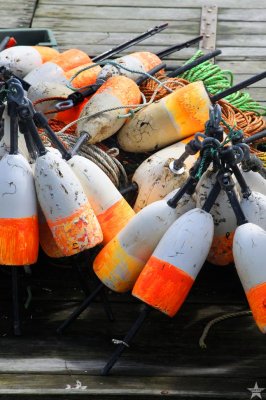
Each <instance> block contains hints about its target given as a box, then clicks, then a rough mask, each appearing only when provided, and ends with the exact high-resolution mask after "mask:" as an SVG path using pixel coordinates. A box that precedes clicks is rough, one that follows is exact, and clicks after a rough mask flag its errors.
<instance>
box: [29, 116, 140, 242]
mask: <svg viewBox="0 0 266 400" xmlns="http://www.w3.org/2000/svg"><path fill="white" fill-rule="evenodd" d="M35 121H37V124H38V126H40V127H42V128H43V129H44V130H45V131H46V133H47V136H48V137H49V138H50V140H51V141H52V142H53V143H54V145H55V146H56V147H57V148H58V149H59V150H60V151H61V154H62V157H63V159H65V160H66V161H67V163H68V165H69V166H70V168H71V169H72V171H73V172H74V173H75V175H76V176H77V177H78V179H79V181H80V183H81V185H82V187H83V190H84V192H85V194H86V196H87V199H88V200H89V203H90V204H91V207H92V209H93V211H94V213H95V215H96V216H97V219H98V222H99V224H100V227H101V230H102V233H103V244H106V243H108V242H109V241H110V240H111V239H112V238H113V237H114V236H116V234H117V233H118V232H120V231H121V229H123V228H124V227H125V226H126V225H127V223H128V222H129V221H130V219H131V218H133V216H134V215H135V212H134V211H133V209H132V208H131V207H130V205H129V204H128V202H127V201H126V200H125V198H124V197H123V196H122V195H121V193H120V192H119V191H118V190H117V188H116V187H115V186H114V184H113V183H112V182H111V180H110V179H109V178H108V176H107V175H106V174H105V173H104V172H103V171H102V169H101V168H99V167H98V166H97V165H96V164H95V163H94V162H93V161H90V160H88V159H87V158H85V157H82V156H79V155H76V154H75V153H76V151H77V150H78V148H79V147H80V146H81V145H82V143H83V142H84V140H86V139H87V135H86V134H83V136H82V137H80V139H79V140H78V141H77V143H76V146H75V147H74V148H73V149H72V151H71V152H69V151H67V150H66V149H65V147H64V145H63V144H62V142H61V141H60V140H59V139H58V137H57V136H56V134H55V133H54V132H53V130H52V129H51V128H50V126H49V124H48V122H47V120H46V118H45V116H44V115H43V114H41V113H36V114H35Z"/></svg>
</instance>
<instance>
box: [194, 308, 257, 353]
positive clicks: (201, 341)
mask: <svg viewBox="0 0 266 400" xmlns="http://www.w3.org/2000/svg"><path fill="white" fill-rule="evenodd" d="M248 315H252V312H251V311H250V310H246V311H238V312H234V313H228V314H224V315H222V316H221V317H217V318H214V319H212V320H211V321H209V322H208V323H207V325H206V326H205V328H204V330H203V332H202V335H201V337H200V339H199V346H200V347H201V348H202V349H206V348H207V345H206V339H207V336H208V333H209V331H210V329H211V327H212V326H213V325H215V324H217V323H218V322H222V321H225V320H226V319H229V318H235V317H243V316H248Z"/></svg>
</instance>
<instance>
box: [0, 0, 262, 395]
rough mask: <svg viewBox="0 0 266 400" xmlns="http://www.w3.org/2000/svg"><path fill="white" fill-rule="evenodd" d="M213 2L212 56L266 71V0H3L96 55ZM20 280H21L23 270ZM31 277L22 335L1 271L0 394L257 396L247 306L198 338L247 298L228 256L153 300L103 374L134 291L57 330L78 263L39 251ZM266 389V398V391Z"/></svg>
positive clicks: (17, 15)
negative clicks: (169, 304)
mask: <svg viewBox="0 0 266 400" xmlns="http://www.w3.org/2000/svg"><path fill="white" fill-rule="evenodd" d="M214 5H217V7H218V8H217V29H215V31H212V30H211V31H210V36H211V39H212V42H214V43H215V41H216V47H217V48H220V49H221V50H222V51H223V54H222V55H221V56H219V58H218V59H217V60H216V62H217V63H218V64H219V65H220V66H222V68H223V69H231V70H232V72H233V73H234V75H235V78H236V82H237V81H239V80H241V79H243V78H247V77H249V76H251V75H252V74H254V73H258V72H261V71H262V70H264V69H265V66H266V23H265V22H266V0H260V1H259V0H253V1H250V0H241V1H240V0H234V1H231V0H216V1H210V0H186V1H183V2H181V1H180V0H164V1H161V2H159V1H156V0H153V1H150V0H135V1H132V0H123V1H121V0H37V1H36V0H9V1H8V2H4V1H2V2H1V13H0V24H1V27H2V28H19V27H35V28H41V27H43V28H50V29H52V30H53V31H54V33H55V36H56V39H57V42H58V45H59V48H60V49H67V48H71V47H78V48H80V49H83V50H85V51H86V52H88V53H89V54H90V55H96V54H97V53H100V52H102V51H104V50H107V49H108V48H110V47H112V46H113V45H115V44H118V43H120V42H121V41H124V40H126V39H129V38H131V37H132V36H134V34H136V33H140V32H143V31H145V30H147V29H148V28H150V27H152V26H154V25H158V24H159V23H163V22H169V25H170V26H169V29H167V30H165V31H164V32H162V33H161V34H159V35H157V36H154V37H152V38H150V39H148V40H147V41H146V42H143V43H142V44H141V45H139V46H136V47H135V48H134V49H135V50H136V49H150V50H151V51H158V50H161V49H163V48H164V47H166V46H168V45H171V44H175V43H178V42H183V41H185V40H188V39H190V38H193V37H194V36H196V35H198V34H199V33H200V32H202V31H203V30H204V29H209V26H206V25H204V24H205V22H204V18H203V14H202V8H203V6H208V7H213V6H214ZM208 7H207V8H206V10H207V11H206V12H207V13H208ZM214 14H216V12H215V13H214ZM214 18H215V15H214ZM212 32H214V33H212ZM215 36H216V39H215ZM194 52H195V48H190V49H185V50H182V51H181V52H179V53H176V54H174V55H173V56H172V58H171V59H170V60H169V61H168V62H169V64H171V65H175V64H177V65H178V64H180V63H181V62H183V61H184V60H186V59H187V58H188V57H190V56H192V55H193V54H194ZM265 87H266V81H265V80H264V81H261V82H259V83H257V84H256V85H254V86H252V87H251V88H250V89H248V90H249V91H250V93H251V94H252V96H253V97H254V99H257V100H259V101H261V102H264V103H266V90H265ZM88 268H89V266H88ZM23 281H24V283H23V282H22V283H23V285H24V289H26V287H27V284H28V283H27V280H25V277H24V278H23ZM30 284H31V287H32V293H33V299H32V301H31V304H30V308H29V309H28V310H25V311H24V322H23V336H22V337H21V338H15V337H14V336H13V335H12V316H11V296H10V291H11V289H10V276H9V274H8V271H1V272H0V288H1V291H0V348H1V351H0V398H1V399H2V398H3V399H8V400H9V399H13V398H14V399H15V398H20V399H29V398H32V399H36V398H39V397H40V398H43V399H55V398H57V397H60V398H62V399H66V398H72V399H76V398H79V397H80V396H84V397H86V398H88V399H101V400H102V399H111V398H121V399H123V400H124V399H134V398H138V399H147V398H150V399H153V398H157V397H160V398H162V399H166V398H168V397H170V398H176V399H180V400H181V399H182V400H186V399H202V400H203V399H212V400H214V399H228V400H229V399H249V398H251V392H250V391H248V390H247V388H252V387H254V385H255V383H256V382H257V383H258V386H259V387H262V388H263V387H266V372H265V371H266V355H265V337H264V336H263V335H262V334H261V333H260V332H259V331H258V329H257V328H256V326H255V324H254V322H253V320H252V318H251V317H250V316H246V317H239V318H235V319H228V320H226V321H224V322H221V323H219V324H217V325H216V326H214V327H213V329H212V330H211V331H210V334H209V336H208V338H207V345H208V347H207V349H204V350H202V349H201V348H200V347H199V344H198V342H199V338H200V336H201V333H202V330H203V328H204V327H205V325H206V323H207V322H208V321H209V320H211V319H213V318H216V317H218V316H221V315H223V314H225V313H231V312H236V311H242V310H245V309H247V303H246V299H245V296H244V293H243V291H242V288H241V286H240V283H239V280H238V278H237V276H236V273H235V270H234V268H233V267H228V268H218V267H214V266H211V265H206V266H205V267H204V269H203V271H202V273H201V274H200V276H199V278H198V280H197V282H196V285H195V287H194V288H193V290H192V292H191V294H190V296H189V298H188V300H187V301H186V303H185V305H184V306H183V307H182V309H181V311H180V312H179V314H178V315H177V316H176V317H175V318H174V319H169V318H167V317H166V316H164V315H162V314H160V313H159V312H156V311H154V312H153V313H152V314H151V316H150V318H149V319H148V320H147V322H146V324H145V325H144V328H143V330H142V331H141V332H140V334H139V335H138V336H137V337H136V339H135V340H134V343H133V344H132V346H131V347H130V349H128V350H127V351H126V352H125V353H124V355H123V356H122V357H121V360H120V361H119V362H118V363H117V365H116V366H115V368H114V369H113V371H112V374H111V376H110V377H101V376H100V370H101V368H102V367H103V366H104V364H105V362H106V361H107V359H108V357H109V356H110V354H111V352H112V351H113V350H114V345H113V344H112V342H111V339H112V338H116V339H122V338H123V335H124V333H125V332H126V331H127V329H128V328H129V326H130V324H131V322H132V321H133V320H134V319H135V318H136V316H137V313H138V311H139V308H140V304H139V302H137V301H136V300H133V299H132V298H131V296H130V295H123V296H122V295H120V296H119V295H114V294H110V299H111V302H112V307H113V310H114V313H115V316H116V321H114V322H109V321H108V320H107V319H106V316H105V313H104V311H103V308H102V305H101V303H100V302H99V301H98V302H95V303H94V304H93V305H92V306H91V307H90V308H89V309H88V310H87V311H86V312H85V313H83V314H82V316H81V318H80V319H79V320H78V321H77V322H76V323H75V324H74V325H73V327H71V328H70V329H69V330H68V331H67V333H66V334H65V336H62V337H59V336H57V335H56V334H55V330H56V328H57V327H58V325H59V324H60V323H61V322H62V321H63V320H64V318H66V317H67V316H68V315H69V313H70V312H71V311H72V310H73V309H74V308H75V307H76V305H77V304H78V303H79V302H80V301H81V300H82V298H83V297H82V296H83V295H82V291H81V290H80V288H79V286H78V282H77V281H76V277H75V275H74V273H73V271H72V270H71V269H70V268H59V267H55V266H53V265H51V264H49V263H48V262H46V260H45V259H42V262H41V263H40V265H37V266H35V267H33V276H32V277H31V278H30ZM92 286H93V284H92ZM25 293H26V290H25V291H22V294H24V299H23V302H24V301H25ZM78 382H80V384H79V383H78ZM265 393H266V391H265ZM261 396H262V398H263V396H264V397H265V398H266V394H264V392H262V394H261Z"/></svg>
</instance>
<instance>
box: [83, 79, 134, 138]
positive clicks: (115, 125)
mask: <svg viewBox="0 0 266 400" xmlns="http://www.w3.org/2000/svg"><path fill="white" fill-rule="evenodd" d="M140 101H141V92H140V90H139V88H138V86H137V85H136V83H135V82H133V81H132V80H131V79H129V78H126V77H125V76H114V77H112V78H110V79H108V81H107V82H105V83H104V84H103V85H102V86H101V87H100V89H98V90H97V92H96V93H95V94H94V95H93V96H92V98H91V99H90V100H89V101H88V102H87V104H86V105H85V106H84V108H83V110H82V112H81V114H80V118H83V117H89V116H92V115H94V114H96V113H98V112H100V111H103V110H108V109H112V108H116V107H122V106H126V105H137V104H139V103H140ZM127 111H128V108H124V109H123V108H121V109H117V110H114V111H107V112H105V113H102V114H101V115H100V116H98V117H95V118H91V119H89V120H87V119H83V120H80V121H79V122H78V123H77V132H78V134H79V135H80V134H81V133H82V132H88V134H89V140H88V141H89V143H97V142H101V141H102V140H104V139H106V138H108V137H110V136H112V135H113V134H114V133H116V132H117V131H118V130H119V129H120V128H121V126H122V125H123V124H124V122H125V118H118V115H121V114H125V113H127Z"/></svg>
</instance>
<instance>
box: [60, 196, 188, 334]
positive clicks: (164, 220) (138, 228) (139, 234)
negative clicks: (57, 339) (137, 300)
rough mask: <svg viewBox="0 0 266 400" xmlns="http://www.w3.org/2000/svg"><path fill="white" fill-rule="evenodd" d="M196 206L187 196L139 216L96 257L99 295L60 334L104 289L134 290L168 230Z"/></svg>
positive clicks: (159, 204)
mask: <svg viewBox="0 0 266 400" xmlns="http://www.w3.org/2000/svg"><path fill="white" fill-rule="evenodd" d="M175 192H176V191H174V193H172V196H171V197H173V195H174V194H175ZM170 203H171V201H170V199H169V204H170ZM194 206H195V201H194V200H193V199H192V198H191V197H190V196H184V198H183V199H182V200H181V201H180V202H179V203H178V204H176V203H173V204H172V203H171V206H170V205H168V199H167V200H160V201H157V202H154V203H152V204H150V205H149V206H147V207H145V208H143V209H142V210H141V211H140V212H139V213H138V214H136V215H135V216H134V217H133V218H132V219H131V220H130V221H129V222H128V224H127V225H126V226H125V227H124V228H123V229H122V230H121V231H120V232H119V233H118V234H117V235H116V236H115V237H114V238H113V239H112V240H111V241H110V242H109V243H107V245H106V246H105V247H104V248H103V249H102V250H101V251H100V253H99V254H98V255H97V256H96V258H95V260H94V263H93V269H94V272H95V274H96V275H97V277H98V279H99V280H100V282H101V283H100V284H99V285H98V286H97V287H96V288H95V292H93V293H92V294H91V295H90V296H89V297H88V298H87V299H85V300H84V302H83V303H81V305H80V306H79V307H77V308H76V310H75V311H74V312H73V313H72V314H71V315H70V316H69V317H68V318H67V319H66V320H65V321H64V322H63V324H61V326H60V327H59V328H58V330H57V331H58V332H59V333H62V332H63V331H65V330H66V328H67V327H69V326H70V325H71V324H72V323H73V322H74V321H75V320H76V319H77V318H78V317H79V315H80V314H81V313H82V312H83V311H84V310H85V309H86V308H87V307H88V306H89V305H90V303H91V302H92V301H93V299H94V298H95V297H96V295H97V294H98V292H99V291H100V290H101V288H104V287H106V286H107V287H108V288H109V289H112V290H114V291H116V292H119V293H123V292H126V291H129V290H131V289H132V287H133V285H134V283H135V281H136V279H137V277H138V275H139V274H140V272H141V270H142V268H143V267H144V265H145V262H146V261H147V260H148V258H149V256H150V255H151V253H152V251H153V250H154V248H155V247H156V245H157V243H158V242H159V240H160V238H161V237H162V235H163V234H164V233H165V231H166V230H167V228H168V227H169V226H170V225H171V224H172V223H173V222H174V221H175V220H176V218H178V216H180V215H182V214H183V213H185V212H186V211H187V210H190V209H192V208H193V207H194Z"/></svg>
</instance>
